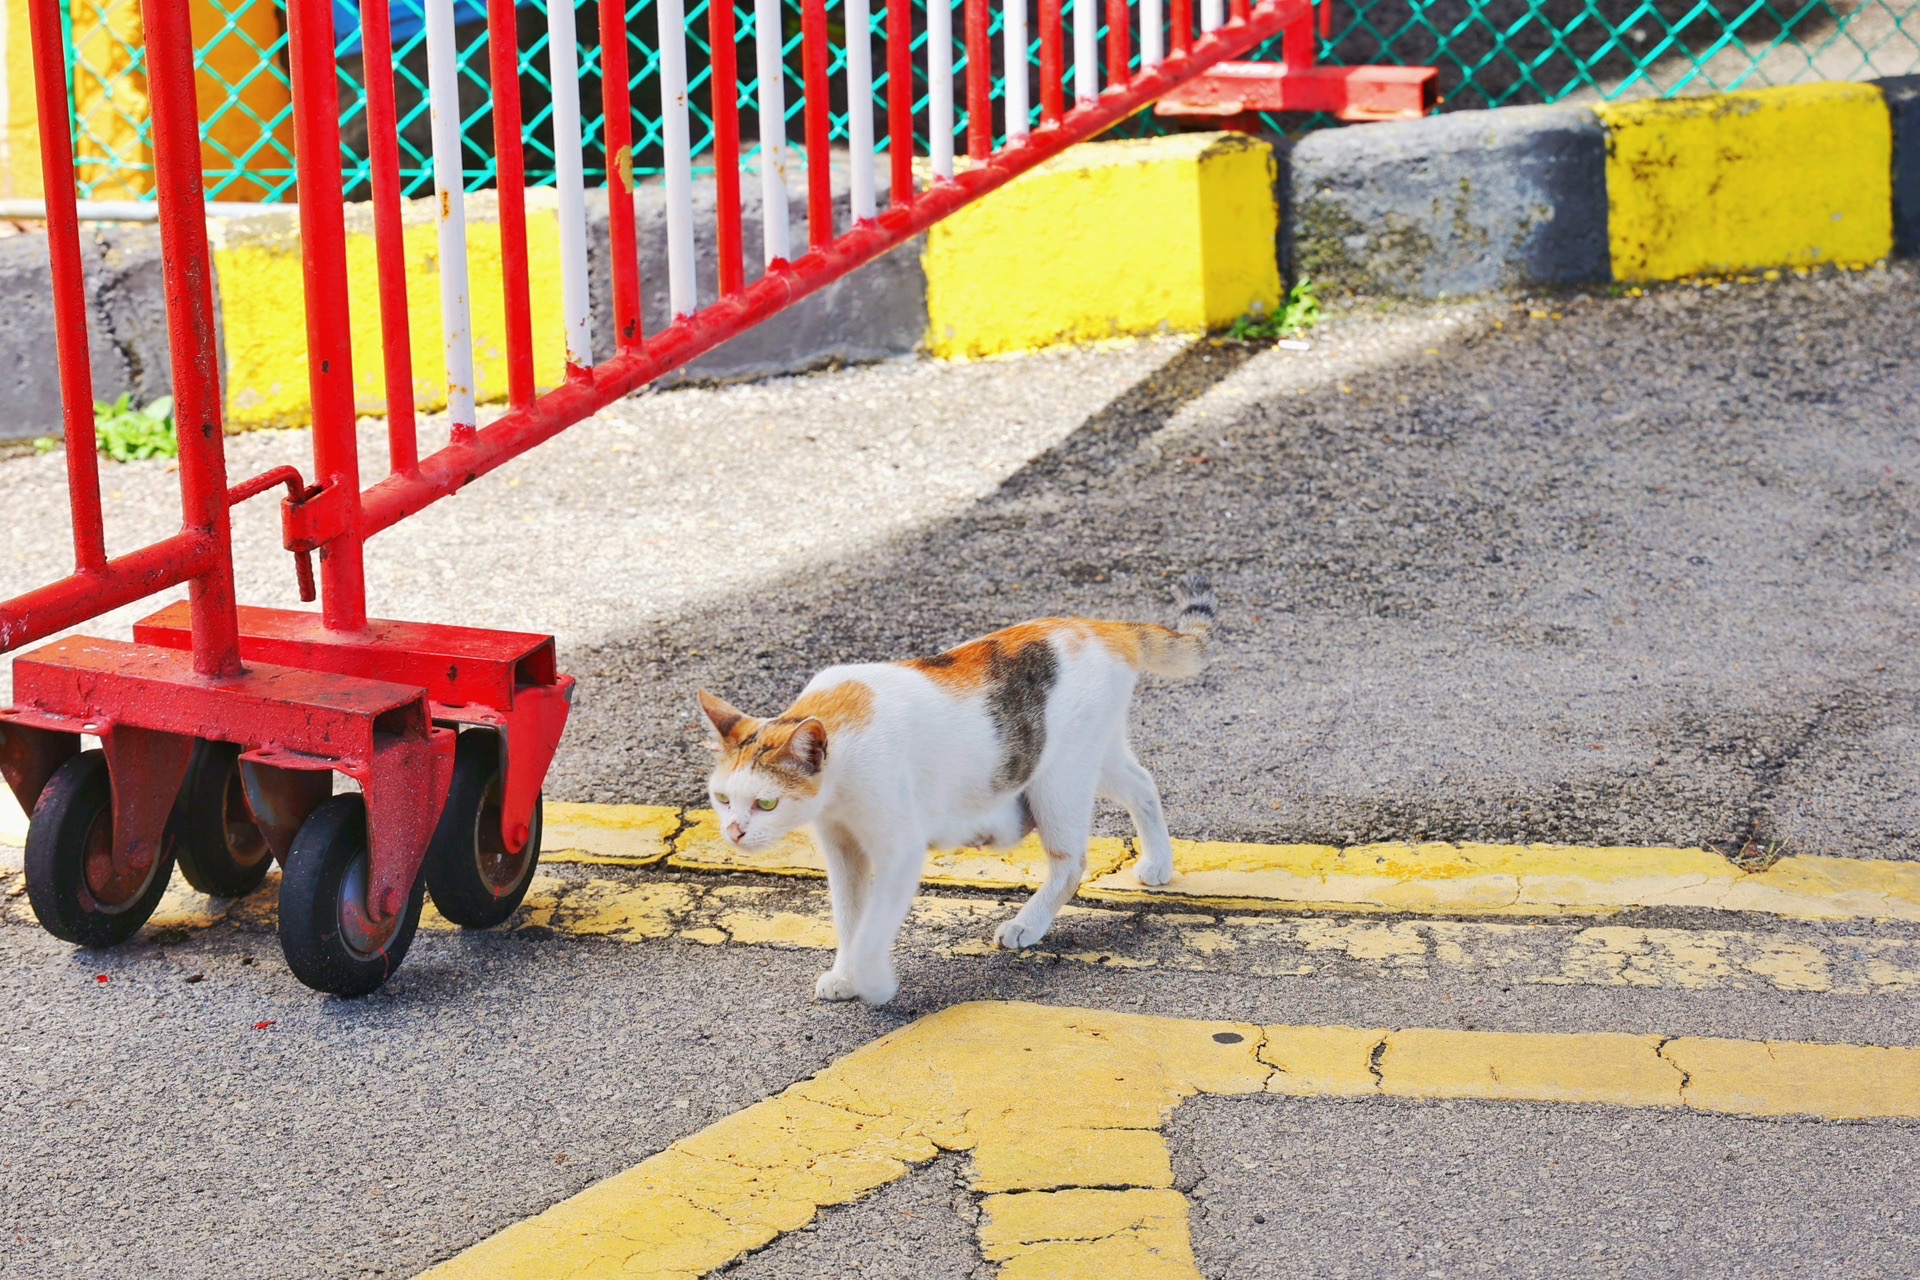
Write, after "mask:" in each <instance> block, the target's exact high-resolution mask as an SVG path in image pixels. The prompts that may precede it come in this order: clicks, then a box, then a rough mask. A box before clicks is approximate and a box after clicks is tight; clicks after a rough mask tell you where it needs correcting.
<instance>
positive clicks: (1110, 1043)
mask: <svg viewBox="0 0 1920 1280" xmlns="http://www.w3.org/2000/svg"><path fill="white" fill-rule="evenodd" d="M1261 1093H1275V1094H1287V1095H1290V1096H1296V1097H1316V1096H1318V1097H1325V1096H1332V1097H1365V1096H1392V1097H1402V1098H1474V1099H1482V1100H1487V1101H1494V1102H1577V1103H1599V1104H1607V1105H1613V1106H1623V1107H1658V1108H1669V1109H1675V1110H1681V1109H1685V1110H1692V1111H1704V1112H1715V1113H1721V1114H1729V1115H1759V1116H1772V1115H1805V1116H1814V1117H1821V1118H1829V1119H1847V1120H1858V1119H1880V1118H1897V1119H1912V1118H1920V1049H1914V1048H1907V1047H1897V1048H1886V1047H1880V1046H1871V1045H1832V1044H1800V1043H1780V1042H1756V1041H1735V1040H1710V1039H1694V1038H1683V1039H1663V1038H1661V1037H1657V1036H1632V1035H1616V1034H1605V1033H1602V1034H1589V1035H1537V1034H1514V1033H1495V1032H1479V1031H1429V1030H1405V1031H1388V1030H1368V1029H1364V1028H1355V1027H1289V1026H1268V1027H1261V1026H1257V1025H1253V1024H1248V1023H1235V1022H1201V1021H1188V1020H1183V1019H1174V1018H1153V1017H1143V1016H1140V1015H1132V1014H1119V1013H1106V1012H1096V1011H1093V1010H1084V1009H1059V1008H1047V1007H1041V1006H1036V1005H1027V1004H1017V1003H1006V1004H999V1003H995V1004H987V1003H976V1004H964V1005H958V1006H955V1007H953V1008H950V1009H946V1010H943V1011H942V1012H940V1013H937V1014H934V1015H932V1016H930V1017H927V1018H922V1019H920V1020H919V1021H917V1022H914V1023H912V1024H910V1025H908V1026H906V1027H903V1028H901V1029H900V1030H899V1031H896V1032H894V1033H893V1034H891V1035H888V1036H886V1037H883V1038H882V1039H880V1040H878V1041H875V1042H874V1043H872V1044H870V1045H867V1046H865V1047H864V1048H861V1049H857V1050H855V1051H854V1052H852V1053H850V1054H848V1055H846V1056H845V1057H843V1058H841V1059H840V1060H839V1061H837V1062H835V1063H833V1064H831V1065H830V1066H828V1067H826V1068H825V1069H823V1070H822V1071H820V1072H819V1073H818V1074H816V1075H814V1076H812V1077H811V1078H809V1079H807V1080H803V1081H801V1082H800V1083H798V1084H795V1085H793V1086H792V1087H791V1088H789V1089H787V1090H785V1091H783V1092H782V1093H780V1094H778V1095H776V1096H774V1097H772V1098H769V1099H767V1100H765V1101H764V1102H760V1103H757V1104H755V1105H754V1106H751V1107H748V1108H746V1109H745V1110H743V1111H739V1112H736V1113H735V1114H733V1115H731V1116H728V1117H726V1118H725V1119H723V1120H720V1121H718V1122H717V1123H715V1124H713V1125H710V1126H708V1127H707V1128H706V1129H703V1130H701V1131H700V1132H698V1133H695V1134H692V1135H690V1136H689V1137H686V1138H683V1139H681V1140H680V1141H678V1142H675V1143H674V1144H673V1145H672V1146H670V1147H668V1148H667V1149H666V1150H664V1151H662V1152H660V1153H659V1154H658V1155H656V1156H653V1157H651V1158H650V1159H648V1160H646V1161H643V1162H642V1163H641V1164H639V1165H637V1166H635V1167H634V1168H632V1169H629V1170H627V1171H626V1172H624V1173H620V1174H616V1175H615V1176H613V1177H611V1178H608V1179H606V1180H605V1181H603V1182H600V1183H598V1184H596V1185H594V1186H592V1187H589V1188H588V1189H586V1190H585V1191H583V1192H581V1193H579V1194H578V1195H576V1196H573V1197H572V1198H570V1199H568V1200H565V1201H562V1202H561V1203H560V1204H557V1205H555V1206H553V1207H552V1208H551V1209H548V1210H547V1211H545V1212H544V1213H540V1214H537V1215H535V1216H534V1217H532V1218H528V1219H526V1220H524V1221H522V1222H518V1223H515V1224H514V1225H512V1226H510V1227H508V1228H507V1229H505V1230H504V1231H501V1232H500V1233H499V1234H497V1235H495V1236H492V1237H491V1238H489V1239H486V1240H483V1241H481V1242H480V1243H478V1244H476V1245H474V1246H473V1247H472V1248H470V1249H468V1250H467V1251H465V1252H464V1253H462V1254H460V1255H458V1256H457V1257H454V1258H452V1259H450V1260H448V1261H446V1262H444V1263H442V1264H440V1265H439V1266H437V1267H435V1268H433V1269H432V1270H431V1271H429V1272H427V1273H426V1274H427V1275H429V1276H432V1277H436V1278H437V1280H463V1278H465V1277H476V1278H479V1277H485V1278H487V1280H500V1278H508V1277H511V1278H522V1280H535V1278H539V1277H561V1276H566V1277H571V1278H573V1280H596V1278H598V1277H614V1276H620V1277H642V1276H645V1277H661V1278H667V1277H672V1278H676V1280H678V1278H684V1280H692V1278H693V1277H697V1276H702V1275H706V1274H708V1273H710V1272H712V1271H714V1270H716V1269H718V1268H720V1267H723V1266H725V1265H726V1264H728V1263H730V1262H732V1261H733V1260H734V1259H736V1258H738V1257H740V1256H741V1255H743V1254H745V1253H748V1252H750V1251H751V1250H754V1249H757V1248H760V1247H762V1246H764V1245H766V1244H768V1243H769V1242H771V1241H772V1240H774V1239H775V1238H777V1237H778V1236H780V1235H781V1234H783V1233H785V1232H788V1231H793V1230H796V1229H798V1228H800V1227H803V1226H805V1225H807V1224H808V1223H809V1222H811V1221H813V1219H814V1217H815V1215H816V1214H817V1213H818V1212H819V1210H820V1209H822V1208H824V1207H828V1206H831V1205H838V1204H845V1203H848V1202H849V1201H852V1200H857V1199H859V1198H860V1197H862V1196H864V1195H866V1194H868V1193H870V1192H872V1191H873V1190H875V1189H876V1188H878V1187H881V1186H883V1185H885V1184H887V1183H889V1182H892V1181H894V1180H895V1179H897V1178H900V1177H903V1176H905V1175H906V1174H907V1173H908V1172H909V1170H910V1169H911V1168H912V1167H913V1166H915V1165H918V1164H923V1163H925V1162H926V1161H928V1160H931V1159H932V1158H933V1157H934V1156H936V1155H938V1154H939V1153H940V1152H942V1151H967V1152H971V1153H972V1155H973V1167H974V1171H975V1173H974V1179H975V1181H974V1188H973V1189H974V1191H975V1192H976V1193H979V1194H982V1195H984V1196H985V1199H984V1200H983V1201H982V1209H983V1213H982V1217H981V1225H980V1246H981V1251H982V1254H983V1256H984V1257H986V1258H987V1259H989V1260H991V1261H996V1262H999V1263H1001V1264H1002V1272H1001V1274H1002V1275H1003V1276H1013V1277H1016V1278H1017V1280H1025V1278H1027V1277H1033V1278H1035V1280H1038V1278H1040V1277H1079V1276H1087V1277H1095V1276H1097V1277H1101V1280H1135V1278H1137V1277H1140V1278H1146V1277H1150V1278H1152V1280H1176V1278H1177V1280H1193V1278H1195V1277H1197V1276H1198V1275H1199V1272H1198V1270H1197V1268H1196V1267H1195V1265H1194V1260H1193V1251H1192V1245H1191V1239H1190V1232H1189V1225H1188V1219H1189V1209H1188V1205H1187V1202H1186V1198H1185V1197H1184V1196H1183V1195H1181V1194H1180V1193H1179V1192H1178V1191H1177V1190H1175V1189H1174V1188H1173V1185H1172V1183H1173V1175H1172V1164H1171V1159H1170V1156H1169V1154H1168V1152H1167V1148H1166V1142H1165V1139H1164V1137H1163V1136H1162V1134H1161V1130H1162V1128H1163V1126H1164V1125H1165V1123H1166V1121H1167V1119H1168V1118H1169V1117H1170V1116H1171V1115H1172V1113H1173V1111H1174V1109H1175V1108H1176V1107H1178V1106H1179V1105H1180V1104H1181V1103H1182V1102H1184V1101H1186V1100H1187V1099H1189V1098H1191V1097H1194V1096H1197V1095H1199V1094H1220V1095H1235V1094H1238V1095H1252V1094H1261Z"/></svg>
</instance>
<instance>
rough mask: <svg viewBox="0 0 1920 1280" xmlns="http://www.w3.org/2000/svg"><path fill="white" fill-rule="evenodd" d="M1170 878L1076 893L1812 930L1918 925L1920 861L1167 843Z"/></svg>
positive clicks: (1119, 876) (1099, 897) (1116, 880)
mask: <svg viewBox="0 0 1920 1280" xmlns="http://www.w3.org/2000/svg"><path fill="white" fill-rule="evenodd" d="M1174 871H1175V874H1174V877H1173V879H1172V880H1171V881H1169V882H1168V883H1167V884H1165V885H1162V886H1158V887H1148V886H1145V885H1142V884H1141V883H1140V882H1139V881H1138V880H1136V879H1135V878H1134V876H1133V871H1132V869H1131V867H1130V866H1128V867H1123V868H1122V869H1120V870H1118V871H1116V872H1113V873H1112V874H1110V875H1107V876H1104V877H1101V878H1099V879H1095V880H1092V881H1091V882H1089V883H1088V884H1087V885H1086V887H1084V888H1083V889H1082V890H1081V896H1082V897H1085V898H1091V899H1094V900H1096V901H1107V902H1148V901H1155V900H1160V901H1172V902H1180V903H1186V904H1192V905H1206V906H1213V907H1217V908H1222V909H1228V908H1242V909H1261V908H1265V909H1299V908H1321V909H1326V910H1334V911H1351V912H1394V913H1408V914H1428V915H1490V916H1543V915H1544V916H1551V915H1606V914H1612V913H1615V912H1620V911H1626V910H1634V909H1639V908H1646V907H1707V908H1713V909H1717V910H1722V911H1752V912H1761V913H1765V914H1768V915H1776V916H1786V917H1795V918H1802V919H1820V920H1854V919H1875V920H1920V864H1916V863H1912V862H1894V861H1889V860H1884V859H1865V858H1821V857H1790V858H1782V859H1781V860H1780V861H1779V862H1777V863H1775V864H1774V865H1773V866H1772V867H1770V868H1768V869H1767V870H1765V871H1757V872H1749V871H1743V870H1741V869H1740V868H1739V867H1737V866H1735V865H1734V864H1733V863H1732V862H1731V861H1729V860H1728V859H1726V858H1725V857H1722V856H1721V855H1720V854H1717V853H1713V852H1711V851H1709V850H1705V849H1679V848H1584V847H1576V846H1567V845H1483V844H1438V843H1434V844H1418V845H1411V844H1374V845H1356V846H1354V847H1352V848H1347V849H1338V848H1334V847H1333V846H1331V845H1254V844H1224V843H1213V842H1195V841H1184V840H1176V841H1174Z"/></svg>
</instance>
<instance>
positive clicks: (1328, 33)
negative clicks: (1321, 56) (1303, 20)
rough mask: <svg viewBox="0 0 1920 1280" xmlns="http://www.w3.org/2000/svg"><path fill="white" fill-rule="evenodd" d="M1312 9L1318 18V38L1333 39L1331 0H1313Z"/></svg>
mask: <svg viewBox="0 0 1920 1280" xmlns="http://www.w3.org/2000/svg"><path fill="white" fill-rule="evenodd" d="M1313 11H1314V13H1315V14H1316V15H1317V16H1318V17H1319V19H1320V38H1321V39H1322V40H1331V39H1333V0H1315V4H1314V6H1313Z"/></svg>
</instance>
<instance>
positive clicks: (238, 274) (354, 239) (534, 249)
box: [209, 187, 566, 427]
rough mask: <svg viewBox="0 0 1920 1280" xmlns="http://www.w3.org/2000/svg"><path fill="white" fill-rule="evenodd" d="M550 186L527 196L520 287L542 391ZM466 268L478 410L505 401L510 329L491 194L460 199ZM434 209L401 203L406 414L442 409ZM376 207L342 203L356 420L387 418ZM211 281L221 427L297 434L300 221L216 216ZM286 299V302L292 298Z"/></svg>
mask: <svg viewBox="0 0 1920 1280" xmlns="http://www.w3.org/2000/svg"><path fill="white" fill-rule="evenodd" d="M557 199H558V197H556V196H555V195H554V192H553V189H552V188H551V187H535V188H531V189H529V190H528V192H527V259H528V281H529V288H530V295H531V298H532V302H533V345H534V377H535V381H536V383H537V384H538V386H539V387H541V388H542V389H544V388H548V387H555V386H558V385H559V384H560V382H561V381H562V380H563V379H564V377H565V373H566V351H565V337H564V333H563V330H564V326H563V325H562V324H561V306H560V220H559V206H558V204H557ZM466 210H467V270H468V278H469V280H470V282H471V306H472V321H473V360H474V386H475V394H476V395H477V396H478V398H479V399H480V400H481V401H482V402H483V403H484V402H486V401H490V400H503V399H505V398H506V394H507V355H506V353H507V339H506V331H507V321H506V301H505V294H504V293H503V291H502V286H501V269H500V224H499V221H498V218H497V215H496V205H495V203H494V196H493V194H492V193H490V192H475V193H472V194H469V195H468V196H467V197H466ZM434 213H435V202H434V201H433V200H431V199H426V200H414V201H409V202H408V203H407V204H406V205H404V206H403V214H402V225H403V233H402V240H403V241H404V243H405V247H406V274H407V313H408V324H409V327H410V330H411V334H412V353H411V354H412V364H413V392H414V405H415V407H417V408H420V409H423V410H425V409H439V408H444V407H445V406H446V403H447V374H446V351H445V338H444V337H443V329H442V326H441V321H440V271H439V267H438V265H437V264H438V262H439V256H440V246H439V239H438V230H437V228H436V225H435V220H434ZM372 219H373V215H372V206H371V205H367V204H356V205H349V206H347V296H348V299H349V315H350V316H351V319H352V327H353V385H354V399H355V404H356V407H357V409H358V411H359V412H361V413H363V414H369V413H385V412H386V382H385V379H386V361H385V351H384V348H383V346H382V344H381V332H380V305H379V277H378V273H377V270H376V265H375V253H374V240H373V220H372ZM209 237H210V240H211V243H212V249H213V262H214V269H215V271H216V273H217V275H218V277H219V282H220V290H219V303H220V325H221V332H222V335H223V337H224V340H225V344H226V356H227V380H226V387H227V391H226V401H227V405H226V409H227V416H226V421H227V425H228V426H229V427H291V426H303V425H305V424H307V423H308V422H309V421H311V419H312V408H311V405H310V404H309V398H308V392H307V329H306V317H305V314H304V312H303V311H302V310H301V307H300V306H299V305H298V303H299V300H300V299H301V298H302V297H304V296H305V290H304V285H303V283H302V280H303V277H302V267H301V260H300V231H299V217H298V215H297V214H293V213H270V214H261V215H259V216H256V217H250V218H228V219H216V220H214V221H213V222H212V223H211V224H210V226H209ZM290 300H291V301H290Z"/></svg>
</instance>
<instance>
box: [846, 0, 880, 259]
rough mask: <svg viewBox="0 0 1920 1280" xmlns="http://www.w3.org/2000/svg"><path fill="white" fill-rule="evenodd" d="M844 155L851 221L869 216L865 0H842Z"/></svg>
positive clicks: (869, 47)
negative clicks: (848, 175) (849, 185)
mask: <svg viewBox="0 0 1920 1280" xmlns="http://www.w3.org/2000/svg"><path fill="white" fill-rule="evenodd" d="M846 17H847V150H848V152H849V154H848V156H847V160H848V164H849V166H850V168H851V170H852V177H851V182H852V189H853V191H852V193H853V216H854V220H855V221H859V220H862V219H865V218H871V217H873V216H874V215H875V214H876V213H877V212H878V209H877V207H876V206H875V204H874V197H873V12H872V10H871V9H870V8H869V7H868V0H846Z"/></svg>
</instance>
